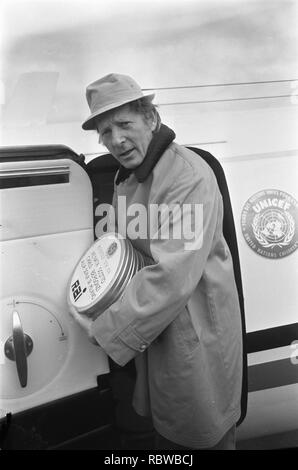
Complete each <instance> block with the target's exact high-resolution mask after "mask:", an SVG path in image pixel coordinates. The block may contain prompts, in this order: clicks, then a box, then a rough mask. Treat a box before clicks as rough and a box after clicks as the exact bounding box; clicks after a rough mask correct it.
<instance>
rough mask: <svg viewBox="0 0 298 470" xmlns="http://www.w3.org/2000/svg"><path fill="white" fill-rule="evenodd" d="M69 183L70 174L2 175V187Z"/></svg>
mask: <svg viewBox="0 0 298 470" xmlns="http://www.w3.org/2000/svg"><path fill="white" fill-rule="evenodd" d="M60 183H69V174H61V175H38V176H34V175H31V176H14V177H1V178H0V189H8V188H24V187H28V186H44V185H48V184H60Z"/></svg>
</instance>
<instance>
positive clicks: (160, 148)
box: [116, 124, 176, 185]
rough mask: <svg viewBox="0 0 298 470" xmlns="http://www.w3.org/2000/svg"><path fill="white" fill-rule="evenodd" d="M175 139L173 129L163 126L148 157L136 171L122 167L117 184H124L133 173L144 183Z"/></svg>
mask: <svg viewBox="0 0 298 470" xmlns="http://www.w3.org/2000/svg"><path fill="white" fill-rule="evenodd" d="M175 137H176V135H175V132H174V131H172V129H170V128H169V127H168V126H166V125H165V124H161V126H160V129H159V131H158V132H157V133H156V134H154V135H153V137H152V139H151V142H150V144H149V147H148V150H147V153H146V156H145V158H144V160H143V162H142V163H141V165H140V166H138V167H137V168H136V169H135V170H130V169H128V168H124V167H123V166H120V169H119V172H118V175H117V178H116V184H117V185H118V184H119V183H122V182H123V181H124V180H126V179H127V178H128V177H129V176H130V174H131V173H134V174H135V176H136V178H137V180H138V182H139V183H143V181H145V179H146V178H147V177H148V176H149V174H150V173H151V171H152V170H153V168H154V167H155V165H156V163H157V162H158V160H159V159H160V157H161V156H162V154H163V153H164V151H165V150H166V148H167V147H168V146H169V145H170V143H171V142H173V140H174V139H175Z"/></svg>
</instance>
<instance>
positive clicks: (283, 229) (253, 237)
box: [241, 189, 298, 259]
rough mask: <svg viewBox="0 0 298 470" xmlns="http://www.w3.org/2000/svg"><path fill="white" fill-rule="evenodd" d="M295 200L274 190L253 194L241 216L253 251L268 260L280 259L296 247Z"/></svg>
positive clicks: (297, 209)
mask: <svg viewBox="0 0 298 470" xmlns="http://www.w3.org/2000/svg"><path fill="white" fill-rule="evenodd" d="M297 205H298V203H297V201H296V200H295V199H294V198H293V197H292V196H290V194H288V193H286V192H284V191H279V190H277V189H265V190H264V191H260V192H258V193H256V194H254V195H253V196H252V197H251V198H250V199H249V200H248V201H247V202H246V203H245V205H244V208H243V210H242V214H241V228H242V233H243V236H244V238H245V240H246V242H247V244H248V245H249V246H250V248H251V249H252V250H254V251H255V252H256V253H257V254H258V255H261V256H265V257H267V258H272V259H277V258H283V257H284V256H288V255H290V254H291V253H293V252H294V251H295V250H296V248H298V240H297V224H298V208H297Z"/></svg>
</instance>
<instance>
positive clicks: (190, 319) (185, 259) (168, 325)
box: [91, 142, 242, 448]
mask: <svg viewBox="0 0 298 470" xmlns="http://www.w3.org/2000/svg"><path fill="white" fill-rule="evenodd" d="M114 204H115V207H116V209H117V210H118V213H117V222H118V231H119V232H120V233H122V235H124V236H128V237H129V238H130V240H131V242H132V243H133V245H134V247H135V248H136V249H138V250H140V251H141V252H142V253H143V254H145V255H147V256H148V257H150V258H152V259H153V264H151V265H148V266H146V267H145V268H143V269H142V270H141V271H139V272H138V273H137V274H136V275H135V276H134V278H133V279H132V280H131V282H130V283H129V285H128V287H127V288H126V290H125V292H124V294H123V295H122V296H121V298H119V299H118V300H117V301H116V302H115V303H114V304H113V305H112V306H111V307H110V308H108V309H107V310H106V311H105V312H104V313H103V314H101V315H100V316H98V317H97V319H96V320H95V321H94V322H93V325H92V328H91V331H92V334H93V336H94V337H95V338H96V340H97V342H98V343H99V344H100V345H101V347H102V348H103V349H104V350H105V351H106V353H107V354H108V355H109V356H110V357H111V358H112V359H113V360H114V361H115V362H116V363H118V364H119V365H125V364H126V363H127V362H128V361H130V360H131V359H133V358H135V361H136V368H137V372H138V374H137V382H136V386H135V393H134V403H133V404H134V407H135V409H136V411H137V412H138V413H139V414H141V415H148V414H150V415H151V416H152V419H153V423H154V427H155V429H156V430H157V431H158V432H159V433H160V434H161V435H163V436H164V437H166V438H167V439H169V440H171V441H173V442H176V443H178V444H180V445H182V446H186V447H191V448H207V447H212V446H214V445H215V444H216V443H217V442H218V441H219V440H220V439H221V438H222V436H223V435H224V434H225V432H227V431H228V429H229V428H230V427H231V426H232V425H234V424H235V423H236V422H237V420H238V419H239V417H240V398H241V383H242V339H241V335H242V333H241V317H240V308H239V301H238V294H237V289H236V284H235V279H234V273H233V264H232V258H231V254H230V251H229V249H228V246H227V243H226V241H225V239H224V237H223V233H222V220H223V204H222V197H221V194H220V191H219V189H218V186H217V182H216V179H215V176H214V174H213V172H212V170H211V168H210V167H209V166H208V165H207V164H206V163H205V162H204V160H203V159H202V158H200V157H199V156H198V155H197V154H195V153H194V152H192V151H191V150H189V149H186V148H184V147H182V146H179V145H177V144H176V143H174V142H172V143H171V144H170V145H169V146H168V148H167V149H166V150H165V151H164V153H163V154H162V156H161V158H160V159H159V160H158V162H157V163H156V164H155V166H154V167H153V169H152V170H151V172H150V174H149V175H148V177H147V178H146V179H145V180H144V181H139V180H138V178H137V177H136V175H135V173H131V174H130V176H129V177H128V178H127V179H126V180H125V181H123V182H121V183H120V184H119V185H118V186H117V187H116V186H115V193H114ZM161 204H164V206H163V208H164V210H166V208H171V207H176V209H177V208H178V207H180V208H181V211H182V212H180V213H179V210H178V209H177V213H174V212H173V213H172V214H171V217H168V216H167V217H163V216H161V217H160V218H159V219H158V220H159V221H158V223H156V220H153V219H154V214H156V208H158V207H159V209H160V207H161ZM120 206H121V207H120ZM144 208H146V214H144ZM183 209H185V212H183ZM154 211H155V212H154ZM165 213H166V212H163V213H162V214H165ZM178 213H179V216H177V214H178ZM181 214H182V218H181ZM144 217H146V221H147V226H145V228H144V220H145V219H144ZM166 223H168V224H169V226H168V227H166V226H165V224H166ZM141 225H142V226H141ZM168 228H169V233H167V229H168ZM138 230H139V233H137V232H138ZM163 230H164V231H163ZM124 232H125V233H124ZM136 234H137V235H138V236H136ZM165 235H166V236H165Z"/></svg>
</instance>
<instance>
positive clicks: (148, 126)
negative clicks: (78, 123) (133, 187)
mask: <svg viewBox="0 0 298 470" xmlns="http://www.w3.org/2000/svg"><path fill="white" fill-rule="evenodd" d="M155 125H156V123H155V119H154V118H152V119H149V120H146V119H145V117H143V115H141V114H139V113H136V112H134V111H132V110H131V109H130V107H129V105H123V106H121V107H119V108H117V109H115V110H114V111H111V112H110V113H108V114H107V115H106V116H104V117H101V118H98V119H97V120H96V127H97V130H98V133H99V136H100V139H101V142H102V143H103V144H104V145H105V146H106V147H107V149H108V150H109V152H110V153H111V154H112V155H113V156H114V157H115V158H116V159H117V160H118V161H119V162H120V163H121V165H123V166H124V167H125V168H129V169H134V168H137V167H138V166H139V165H140V164H141V163H142V161H143V160H144V158H145V155H146V152H147V149H148V146H149V143H150V141H151V139H152V131H153V129H154V128H155Z"/></svg>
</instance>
